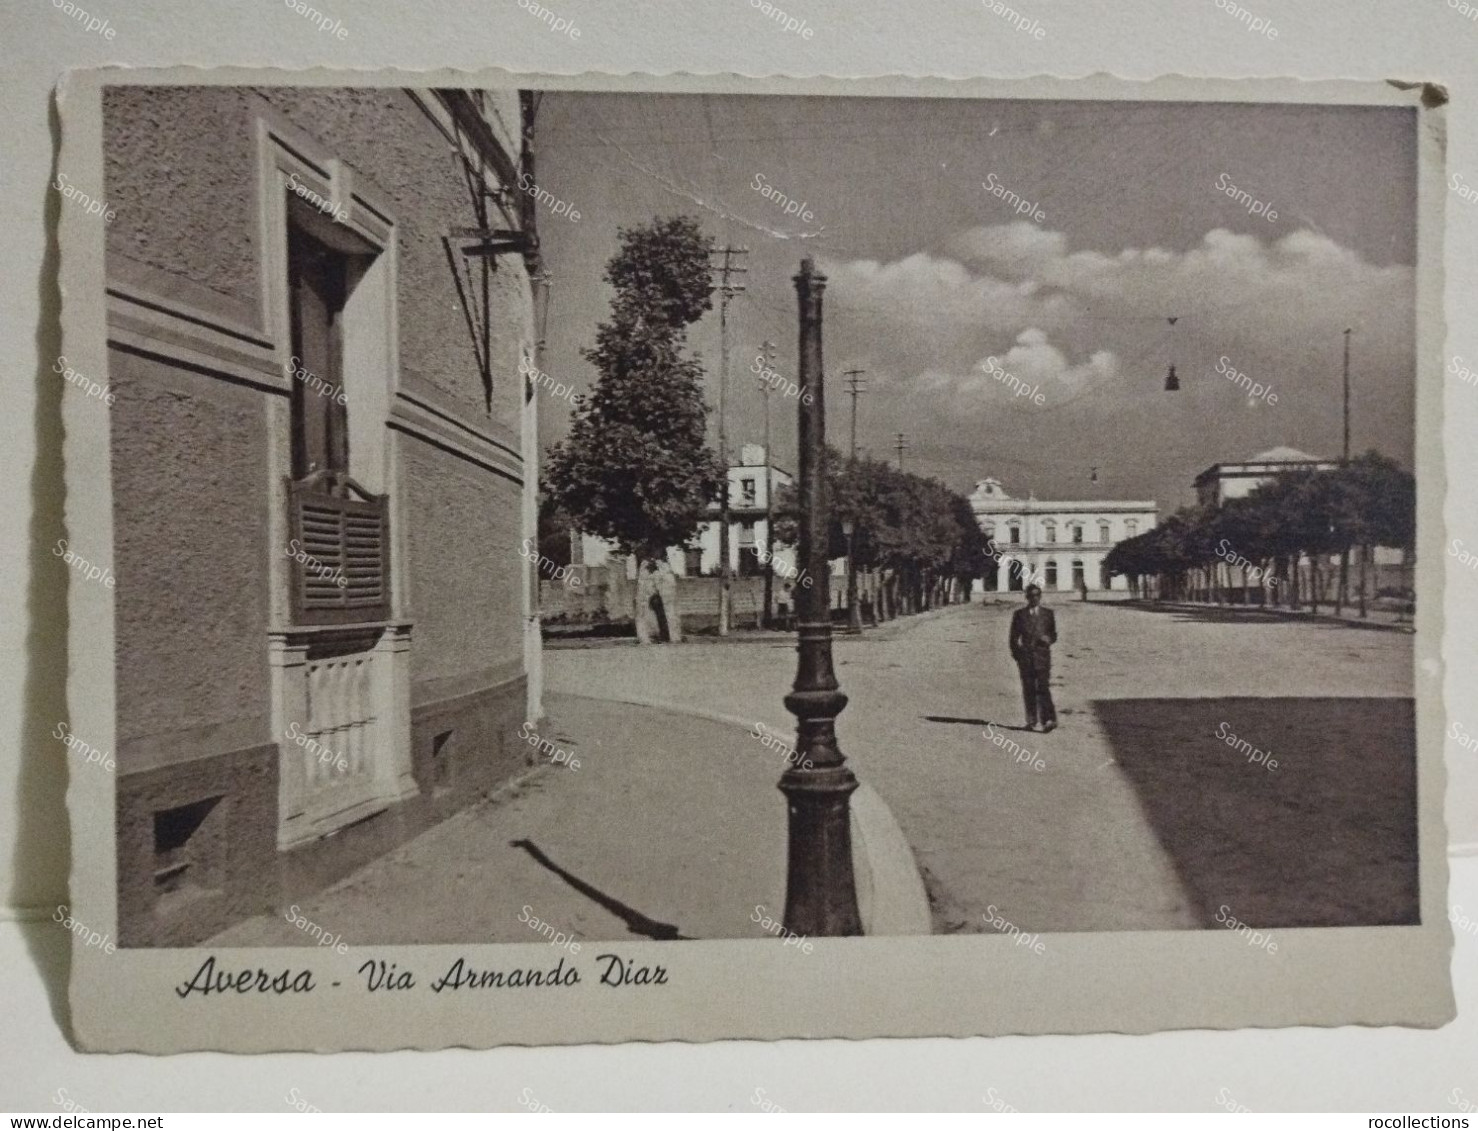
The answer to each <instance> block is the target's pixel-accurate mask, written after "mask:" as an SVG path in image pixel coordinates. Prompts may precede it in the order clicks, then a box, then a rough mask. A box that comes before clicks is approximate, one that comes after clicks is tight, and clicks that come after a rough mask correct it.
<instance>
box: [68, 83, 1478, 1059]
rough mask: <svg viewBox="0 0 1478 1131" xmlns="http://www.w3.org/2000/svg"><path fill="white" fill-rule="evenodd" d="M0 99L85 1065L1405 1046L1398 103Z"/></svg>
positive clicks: (1410, 230) (1409, 975) (1420, 952)
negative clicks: (1195, 1042) (58, 391)
mask: <svg viewBox="0 0 1478 1131" xmlns="http://www.w3.org/2000/svg"><path fill="white" fill-rule="evenodd" d="M58 100H59V105H60V111H61V122H62V140H61V150H60V154H59V157H58V161H57V165H56V169H55V180H54V181H53V182H52V184H51V186H50V191H52V192H54V193H56V194H57V196H58V197H59V198H60V199H59V201H58V203H57V212H58V213H59V215H60V221H59V225H60V246H61V256H60V278H61V284H62V290H63V304H64V313H63V321H64V326H63V338H62V341H63V352H62V354H61V355H60V356H58V357H57V358H56V359H55V364H54V366H53V371H54V373H55V375H56V379H57V380H59V381H65V382H66V383H67V384H68V386H69V387H68V388H67V389H66V390H65V393H66V400H65V421H66V428H67V440H66V464H67V487H68V499H67V511H66V535H67V536H66V538H65V539H62V540H59V542H58V544H57V545H56V547H54V550H53V552H54V554H55V556H56V558H57V564H56V568H57V569H59V570H67V571H69V579H70V580H69V585H70V623H69V626H68V632H69V648H70V655H71V663H72V668H71V673H70V686H69V695H68V704H69V717H68V718H67V719H65V720H58V722H57V728H56V732H55V737H56V739H57V741H58V742H59V743H60V744H61V745H62V746H63V747H64V750H65V757H66V759H67V761H68V764H69V769H70V790H69V795H68V800H69V806H70V814H71V837H72V860H73V869H72V883H71V896H70V900H71V901H70V903H69V904H68V905H67V906H66V907H65V908H60V909H58V918H59V919H60V920H61V921H63V923H64V925H65V926H66V928H67V929H68V930H70V931H71V932H72V934H73V935H74V963H73V971H72V984H71V1004H72V1010H73V1018H74V1026H75V1032H76V1035H77V1039H78V1041H79V1042H80V1043H81V1045H82V1046H84V1047H85V1048H88V1049H96V1050H141V1051H147V1052H173V1051H181V1050H190V1049H223V1050H233V1051H241V1052H255V1051H267V1050H278V1049H319V1050H331V1049H390V1048H402V1047H414V1048H437V1047H444V1046H455V1045H463V1046H473V1047H485V1046H492V1045H499V1044H510V1043H519V1044H558V1043H577V1042H614V1041H624V1040H712V1039H719V1038H738V1037H743V1038H755V1039H779V1038H788V1037H801V1036H807V1037H877V1036H894V1037H904V1036H933V1035H957V1036H963V1035H975V1034H986V1035H989V1034H1009V1033H1082V1032H1095V1031H1117V1032H1148V1031H1153V1030H1157V1029H1167V1028H1177V1027H1181V1028H1183V1027H1237V1026H1287V1025H1300V1024H1307V1025H1339V1024H1366V1025H1411V1026H1437V1025H1441V1024H1443V1023H1444V1022H1446V1021H1447V1020H1449V1019H1450V1018H1451V1017H1452V1016H1453V1009H1454V1006H1453V998H1452V992H1451V987H1450V981H1449V974H1448V962H1449V951H1450V946H1451V928H1450V924H1449V922H1448V917H1447V914H1446V912H1445V903H1444V897H1445V892H1446V883H1447V874H1446V863H1445V859H1444V844H1445V838H1444V831H1443V828H1442V798H1443V789H1444V774H1443V767H1442V736H1443V733H1444V730H1445V715H1444V712H1443V706H1442V703H1441V699H1440V691H1439V683H1438V675H1439V673H1440V668H1439V663H1438V660H1439V656H1440V647H1441V630H1442V626H1441V620H1440V609H1441V598H1442V593H1441V575H1442V560H1443V546H1444V544H1445V538H1444V534H1443V522H1442V499H1443V493H1444V484H1443V473H1442V449H1441V434H1440V427H1439V426H1440V422H1441V383H1442V370H1443V363H1442V355H1441V342H1442V334H1443V328H1442V323H1441V294H1442V277H1441V260H1442V198H1443V194H1444V179H1443V134H1442V123H1443V110H1442V106H1443V103H1444V102H1445V95H1444V94H1443V92H1442V91H1441V89H1440V88H1436V87H1432V86H1428V85H1422V84H1419V83H1394V82H1393V83H1379V84H1372V83H1360V84H1353V83H1328V84H1312V83H1300V82H1294V81H1278V82H1206V81H1198V80H1189V79H1165V80H1161V81H1158V82H1154V83H1148V84H1137V83H1128V82H1122V81H1118V80H1113V79H1108V78H1095V79H1091V80H1082V81H1066V80H1037V81H1032V82H1006V81H994V80H991V81H987V80H980V81H965V82H961V81H948V82H946V81H933V80H912V79H910V80H904V79H882V80H868V81H851V80H839V79H806V80H799V79H786V80H763V81H761V80H751V79H743V78H738V77H696V76H668V77H662V78H657V77H650V76H648V77H644V76H622V77H612V76H603V75H581V76H562V77H554V76H537V75H523V74H514V73H510V72H503V71H498V72H488V73H471V72H456V73H453V72H445V73H435V74H427V73H420V72H411V71H403V72H392V71H387V72H348V71H345V72H339V73H335V72H329V71H304V72H288V71H280V70H278V71H258V70H219V71H216V70H198V69H191V70H175V71H148V70H124V69H117V70H106V71H95V72H73V73H72V74H70V75H69V76H68V77H67V79H66V81H65V82H64V83H63V85H62V87H61V88H60V90H59V92H58ZM58 835H61V830H58Z"/></svg>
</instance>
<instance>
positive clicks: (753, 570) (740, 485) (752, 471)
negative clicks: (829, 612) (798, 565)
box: [580, 444, 795, 578]
mask: <svg viewBox="0 0 1478 1131" xmlns="http://www.w3.org/2000/svg"><path fill="white" fill-rule="evenodd" d="M767 471H768V473H769V474H768V475H767V474H766V472H767ZM794 481H795V479H794V476H792V475H791V474H790V472H788V471H786V470H784V469H783V468H779V467H775V466H774V465H773V464H768V463H767V462H766V460H765V449H764V445H762V444H745V445H744V446H743V448H741V449H740V453H739V461H738V463H736V464H733V465H731V466H730V468H729V569H730V570H731V571H732V573H733V576H735V577H758V576H762V575H763V574H764V571H765V566H764V550H765V535H766V530H767V527H766V522H767V520H766V518H765V507H766V500H767V499H768V498H769V497H770V496H771V493H778V492H779V490H780V488H781V487H785V486H789V485H790V484H791V483H793V482H794ZM709 510H710V512H711V514H712V516H713V517H712V518H710V519H708V520H707V521H705V522H704V523H702V524H701V525H700V526H699V528H698V532H697V533H696V534H695V535H694V536H693V538H692V539H691V540H690V541H689V542H688V544H687V545H686V546H670V547H668V550H667V564H668V565H670V566H671V567H672V572H673V573H675V574H677V575H678V576H679V577H697V576H705V575H707V576H711V575H713V574H716V573H718V572H719V541H720V539H719V528H720V526H721V522H720V519H719V505H718V504H717V503H714V504H712V505H711V506H710V508H709ZM580 543H581V545H580V549H581V562H582V563H583V564H584V565H589V566H601V565H605V564H606V563H607V562H608V561H609V560H610V559H611V558H612V557H613V556H614V555H615V547H614V546H613V545H612V544H611V543H610V542H607V541H606V540H605V539H603V538H597V537H595V536H594V535H590V534H584V535H582V536H581V539H580ZM771 553H772V554H773V556H774V563H775V575H776V576H777V577H780V578H786V577H790V576H793V575H794V573H795V549H794V548H793V547H791V546H787V545H784V544H782V543H780V542H778V541H776V542H775V543H774V544H773V546H772V547H771ZM635 570H636V566H635V563H634V562H630V561H628V563H627V574H628V575H629V576H631V577H635V576H636V573H635Z"/></svg>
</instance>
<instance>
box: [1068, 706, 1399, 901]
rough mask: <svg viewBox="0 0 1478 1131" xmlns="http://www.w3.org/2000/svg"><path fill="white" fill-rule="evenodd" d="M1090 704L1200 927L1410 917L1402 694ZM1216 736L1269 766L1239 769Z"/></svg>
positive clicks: (1245, 764) (1247, 764)
mask: <svg viewBox="0 0 1478 1131" xmlns="http://www.w3.org/2000/svg"><path fill="white" fill-rule="evenodd" d="M1092 706H1093V711H1094V713H1095V714H1096V715H1097V718H1098V721H1099V723H1100V725H1101V726H1102V727H1103V731H1104V734H1105V736H1106V737H1107V739H1108V741H1109V744H1110V746H1111V747H1112V749H1113V752H1114V758H1115V760H1116V761H1117V762H1118V763H1119V766H1120V768H1121V769H1122V771H1123V773H1124V774H1125V775H1126V776H1127V778H1128V780H1129V781H1130V783H1131V784H1132V785H1133V786H1134V789H1135V790H1136V792H1137V793H1138V795H1139V801H1140V804H1141V805H1142V806H1143V807H1144V810H1145V814H1146V816H1147V818H1148V820H1149V822H1150V824H1151V826H1152V827H1153V828H1154V831H1155V833H1156V835H1157V836H1158V837H1159V839H1160V842H1161V844H1162V845H1163V846H1164V848H1165V850H1166V852H1167V853H1168V854H1169V856H1170V858H1171V860H1172V862H1173V863H1174V866H1175V868H1176V870H1177V872H1178V873H1179V875H1180V879H1181V882H1182V883H1183V884H1184V886H1185V888H1186V891H1187V892H1188V893H1189V895H1190V898H1191V899H1192V900H1193V902H1194V905H1195V907H1196V910H1197V912H1198V914H1199V915H1200V917H1201V919H1202V921H1203V922H1204V923H1205V924H1206V925H1207V926H1215V927H1220V926H1222V925H1223V923H1224V921H1225V918H1226V917H1227V916H1231V917H1235V918H1236V919H1239V920H1241V921H1242V922H1245V923H1249V924H1251V925H1252V926H1254V927H1348V926H1366V925H1391V924H1411V923H1417V922H1419V921H1420V918H1419V910H1418V908H1419V899H1418V886H1417V823H1416V720H1415V711H1414V706H1413V703H1412V701H1411V700H1409V699H1390V698H1388V699H1358V698H1350V699H1346V698H1338V699H1335V698H1330V699H1321V698H1309V699H1302V698H1287V699H1265V698H1257V699H1231V698H1229V699H1108V700H1095V701H1094V702H1093V704H1092ZM1228 735H1230V736H1233V738H1234V739H1238V738H1239V739H1245V740H1246V741H1248V742H1250V743H1251V744H1252V745H1253V746H1254V747H1256V748H1257V749H1258V750H1261V751H1266V752H1268V753H1269V761H1268V764H1271V759H1274V758H1275V759H1276V760H1277V763H1278V764H1277V766H1276V768H1273V769H1268V768H1267V767H1266V765H1261V764H1258V763H1256V762H1251V761H1249V758H1248V755H1247V753H1246V752H1244V751H1240V750H1238V749H1236V748H1234V747H1233V746H1231V745H1228V743H1227V736H1228ZM1222 908H1225V910H1224V911H1220V909H1222ZM1218 914H1220V915H1221V919H1218Z"/></svg>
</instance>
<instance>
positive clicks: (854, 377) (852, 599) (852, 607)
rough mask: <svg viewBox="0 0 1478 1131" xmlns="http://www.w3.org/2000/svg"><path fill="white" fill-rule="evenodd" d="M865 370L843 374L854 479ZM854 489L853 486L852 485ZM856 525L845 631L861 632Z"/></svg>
mask: <svg viewBox="0 0 1478 1131" xmlns="http://www.w3.org/2000/svg"><path fill="white" fill-rule="evenodd" d="M866 372H867V370H865V369H849V370H847V372H846V373H845V374H844V376H845V377H846V378H847V393H848V395H849V396H851V398H852V454H851V457H850V462H849V464H848V470H849V471H850V472H851V474H852V475H853V476H854V477H855V476H856V474H857V397H858V395H859V394H860V393H862V392H864V391H865V390H866V386H865V385H864V384H863V383H862V377H863V374H865V373H866ZM854 487H855V484H854ZM856 537H857V525H856V518H855V516H854V517H853V520H852V521H851V522H850V523H848V524H847V631H848V632H861V631H862V608H861V606H860V605H858V603H857V554H856V549H857V544H856V541H855V540H856Z"/></svg>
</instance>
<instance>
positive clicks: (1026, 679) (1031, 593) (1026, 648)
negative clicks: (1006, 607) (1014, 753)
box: [1011, 584, 1057, 734]
mask: <svg viewBox="0 0 1478 1131" xmlns="http://www.w3.org/2000/svg"><path fill="white" fill-rule="evenodd" d="M1056 643H1057V618H1056V616H1054V615H1053V613H1052V610H1051V609H1049V608H1046V607H1044V606H1043V604H1042V587H1041V586H1040V585H1035V584H1033V585H1028V586H1027V587H1026V608H1024V609H1017V610H1016V611H1015V612H1014V613H1012V614H1011V658H1012V659H1013V660H1015V661H1016V669H1017V671H1019V672H1020V673H1021V697H1022V699H1023V700H1024V701H1025V702H1026V729H1027V730H1036V729H1037V721H1038V720H1039V719H1040V720H1041V723H1042V733H1043V734H1046V733H1047V732H1048V731H1049V730H1055V729H1056V728H1057V708H1056V707H1054V706H1053V705H1052V690H1051V688H1050V687H1049V686H1048V685H1049V684H1050V683H1051V680H1052V645H1054V644H1056Z"/></svg>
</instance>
